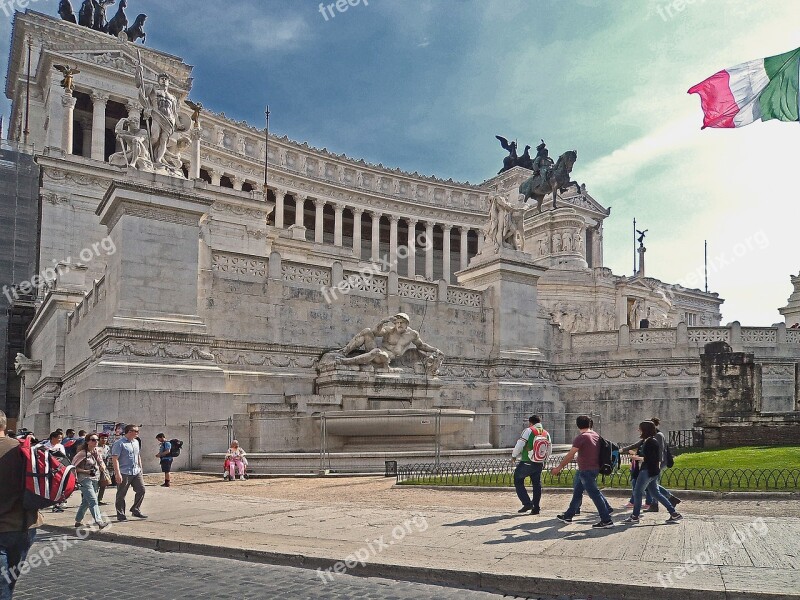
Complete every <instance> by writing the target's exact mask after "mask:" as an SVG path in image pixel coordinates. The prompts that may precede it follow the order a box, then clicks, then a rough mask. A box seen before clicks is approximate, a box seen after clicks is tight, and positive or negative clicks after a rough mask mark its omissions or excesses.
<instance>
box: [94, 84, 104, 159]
mask: <svg viewBox="0 0 800 600" xmlns="http://www.w3.org/2000/svg"><path fill="white" fill-rule="evenodd" d="M107 103H108V94H103V93H101V92H93V93H92V158H93V159H94V160H105V159H106V104H107Z"/></svg>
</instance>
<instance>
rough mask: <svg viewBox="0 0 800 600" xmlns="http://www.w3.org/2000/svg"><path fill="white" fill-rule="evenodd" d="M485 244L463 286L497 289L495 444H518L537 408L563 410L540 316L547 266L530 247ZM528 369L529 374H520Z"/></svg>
mask: <svg viewBox="0 0 800 600" xmlns="http://www.w3.org/2000/svg"><path fill="white" fill-rule="evenodd" d="M487 251H490V250H489V249H488V248H486V247H485V246H484V253H483V254H478V255H477V256H475V257H474V258H473V259H472V260H471V261H470V264H469V267H467V268H466V269H464V270H462V271H459V272H458V273H456V276H457V277H458V282H459V283H460V284H461V285H464V286H466V287H469V288H471V289H477V290H491V307H492V310H493V312H494V315H493V323H494V329H493V332H492V341H493V343H492V349H491V352H490V359H491V364H492V368H491V370H490V372H489V386H488V400H489V404H490V406H491V410H492V413H494V414H493V415H492V418H491V423H490V431H489V438H490V442H491V444H492V446H493V447H495V448H503V447H508V446H513V445H514V442H515V440H516V439H517V438H518V437H519V433H520V431H521V430H522V427H523V426H524V420H526V419H527V418H528V416H530V414H532V413H533V411H535V410H541V408H542V407H545V406H547V407H552V409H553V410H554V411H556V412H558V411H560V410H563V405H561V403H560V402H559V400H558V391H557V389H556V388H555V387H554V386H553V384H552V383H551V382H550V381H549V378H547V376H546V375H545V373H546V370H547V364H548V363H547V362H546V359H545V356H544V355H543V353H542V352H541V350H540V348H544V347H546V346H547V340H546V339H545V335H546V334H545V326H544V325H545V323H544V320H542V319H540V318H539V317H538V296H537V289H536V285H537V281H538V279H539V277H541V276H542V274H543V273H544V272H545V271H546V269H545V268H544V267H540V266H536V265H534V264H533V257H532V256H531V255H530V254H528V253H526V252H518V251H515V250H509V249H507V248H503V249H501V250H500V252H499V253H497V254H488V252H487ZM518 373H525V374H526V375H525V377H524V378H520V377H519V376H517V374H518Z"/></svg>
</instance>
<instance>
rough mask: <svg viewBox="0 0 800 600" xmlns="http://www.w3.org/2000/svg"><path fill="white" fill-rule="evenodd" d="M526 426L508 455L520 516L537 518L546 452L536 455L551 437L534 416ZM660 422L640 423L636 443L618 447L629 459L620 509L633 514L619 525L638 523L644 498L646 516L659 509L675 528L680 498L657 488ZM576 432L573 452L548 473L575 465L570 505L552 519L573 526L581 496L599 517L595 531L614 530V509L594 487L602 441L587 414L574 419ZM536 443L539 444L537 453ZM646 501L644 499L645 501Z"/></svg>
mask: <svg viewBox="0 0 800 600" xmlns="http://www.w3.org/2000/svg"><path fill="white" fill-rule="evenodd" d="M528 423H529V425H528V427H526V428H525V430H524V431H523V432H522V435H521V436H520V439H519V440H518V442H517V444H516V446H515V447H514V450H513V452H512V458H511V460H512V462H514V463H517V461H519V462H518V464H517V466H516V468H515V470H514V487H515V489H516V492H517V496H518V497H519V499H520V501H521V502H522V508H521V509H520V510H519V512H520V513H526V512H531V513H532V514H534V515H536V514H539V511H540V508H541V507H540V501H541V496H542V482H541V476H542V471H543V470H544V467H545V463H546V461H547V459H548V458H549V451H545V450H541V448H546V449H547V450H549V447H550V436H549V434H548V433H547V432H546V431H545V430H544V428H543V426H542V423H541V418H540V417H539V416H538V415H533V416H531V417H530V419H529V420H528ZM659 423H660V421H659V420H658V419H657V418H653V419H650V420H648V421H642V422H641V423H639V440H638V441H637V442H635V443H634V444H631V445H630V446H626V447H624V448H621V449H620V451H621V452H628V454H629V455H630V459H631V487H632V496H631V498H630V501H629V502H628V503H627V504H626V505H625V506H624V507H623V508H631V509H633V512H632V514H631V515H630V516H628V517H627V518H626V519H624V520H623V521H622V523H625V524H630V525H633V524H636V523H639V520H640V515H641V512H642V501H643V499H646V501H647V503H646V504H645V511H647V512H657V511H658V510H659V504H663V505H664V508H665V509H666V510H667V512H669V518H668V519H667V523H677V522H678V521H680V520H681V519H682V518H683V516H682V515H681V514H680V513H679V512H678V511H677V510H676V509H675V506H676V505H677V504H678V503H679V502H680V499H678V498H676V497H675V496H673V495H672V494H670V493H669V492H668V491H667V490H665V489H664V488H663V487H661V485H660V483H659V478H660V476H661V472H662V470H663V469H665V468H667V463H668V460H667V459H668V456H669V446H668V444H667V440H666V438H665V436H664V434H663V433H661V432H660V431H659V430H658V425H659ZM575 424H576V426H577V427H578V430H579V431H580V433H579V434H578V435H577V436H576V437H575V439H574V440H572V447H571V448H570V450H569V451H568V452H567V453H566V455H564V457H563V458H562V460H561V462H560V463H559V464H558V465H557V466H556V467H554V468H552V469H551V470H550V472H551V473H552V474H553V475H554V476H558V475H559V474H560V473H561V471H563V470H564V468H565V467H566V466H567V465H569V464H570V463H572V462H573V461H576V462H577V470H576V471H575V476H574V478H573V485H572V500H571V501H570V503H569V507H568V508H567V510H566V511H564V512H563V513H561V514H559V515H557V516H556V518H557V519H558V520H559V521H561V522H563V523H572V519H573V517H575V516H576V515H578V514H580V512H581V504H582V502H583V493H584V492H586V494H587V495H588V496H589V498H590V499H591V500H592V502H593V503H594V505H595V508H596V509H597V512H598V513H599V515H600V520H599V521H598V522H597V523H595V524H594V525H592V527H593V528H595V529H605V528H609V527H614V525H615V523H614V521H613V520H612V518H611V513H613V512H614V509H613V508H612V507H611V505H610V504H609V502H608V500H607V499H606V497H605V496H604V495H603V493H602V492H601V491H600V488H599V487H598V486H597V476H598V475H599V474H600V466H601V462H600V461H601V438H600V435H599V434H598V433H597V432H595V431H594V429H593V425H594V423H593V421H592V419H591V418H590V417H588V416H586V415H581V416H579V417H578V418H577V419H576V422H575ZM537 444H541V446H540V447H539V448H537ZM528 477H530V479H531V484H532V491H533V496H532V497H531V496H530V495H529V494H528V490H527V488H526V484H525V481H526V479H527V478H528ZM645 496H646V498H645Z"/></svg>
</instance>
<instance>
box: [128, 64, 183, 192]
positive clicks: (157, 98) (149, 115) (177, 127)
mask: <svg viewBox="0 0 800 600" xmlns="http://www.w3.org/2000/svg"><path fill="white" fill-rule="evenodd" d="M169 86H170V78H169V75H167V74H166V73H161V74H159V75H158V82H157V83H156V84H155V85H147V84H145V81H144V65H143V64H142V57H141V54H139V65H138V67H137V70H136V87H137V88H139V102H140V103H141V105H142V117H143V118H144V119H145V121H146V122H147V123H148V127H147V133H148V137H149V140H148V141H149V143H148V146H149V148H148V149H149V154H150V160H151V162H152V164H153V168H154V169H155V170H156V171H165V172H166V173H167V174H169V175H174V176H176V177H183V176H184V175H183V173H182V171H181V167H182V164H181V160H180V156H179V155H178V153H179V152H180V150H181V149H183V148H184V147H185V146H186V145H187V144H188V141H187V140H183V139H182V138H181V137H180V136H177V135H176V134H177V133H180V132H182V131H186V130H188V129H189V126H190V123H189V120H188V118H186V117H183V118H181V115H179V113H178V107H179V104H178V99H177V98H176V97H175V96H174V95H173V94H172V93H171V92H170V89H169ZM183 137H186V136H183Z"/></svg>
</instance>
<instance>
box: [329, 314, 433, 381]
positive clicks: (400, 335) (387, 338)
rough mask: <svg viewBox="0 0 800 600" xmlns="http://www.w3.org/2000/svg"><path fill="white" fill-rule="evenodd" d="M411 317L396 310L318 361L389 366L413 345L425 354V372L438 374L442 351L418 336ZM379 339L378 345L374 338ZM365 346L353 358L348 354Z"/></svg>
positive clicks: (385, 367) (431, 374)
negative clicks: (411, 324) (362, 350)
mask: <svg viewBox="0 0 800 600" xmlns="http://www.w3.org/2000/svg"><path fill="white" fill-rule="evenodd" d="M409 324H410V319H409V317H408V315H407V314H405V313H398V314H396V315H394V316H392V317H388V318H386V319H383V321H381V322H380V323H378V324H377V325H376V326H375V327H373V328H367V329H362V330H361V331H360V332H359V333H358V335H356V336H355V337H354V338H353V339H352V340H350V342H348V344H347V345H346V346H345V347H344V348H342V349H341V350H335V351H333V352H328V353H326V354H325V355H324V356H323V357H322V359H321V361H320V362H321V363H325V362H334V363H335V364H337V365H370V364H371V365H374V366H376V367H379V368H384V369H388V368H389V365H390V363H391V362H392V361H394V360H395V359H398V358H400V357H401V356H403V354H405V353H406V352H407V351H408V350H410V349H411V348H412V347H416V349H417V350H420V351H421V352H422V353H428V354H425V355H424V359H423V365H424V367H425V372H426V374H427V375H429V376H431V377H435V376H436V375H438V373H439V367H440V366H441V365H442V362H443V360H444V354H442V351H441V350H439V349H438V348H434V347H433V346H431V345H429V344H426V343H425V342H423V341H422V338H420V336H419V332H418V331H416V330H414V329H411V327H409ZM377 338H382V344H381V347H380V348H379V347H378V346H377V342H376V339H377ZM362 347H363V348H364V350H365V352H364V353H362V354H358V355H356V356H353V357H348V355H349V354H351V353H353V352H355V351H356V350H359V349H360V348H362Z"/></svg>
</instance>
